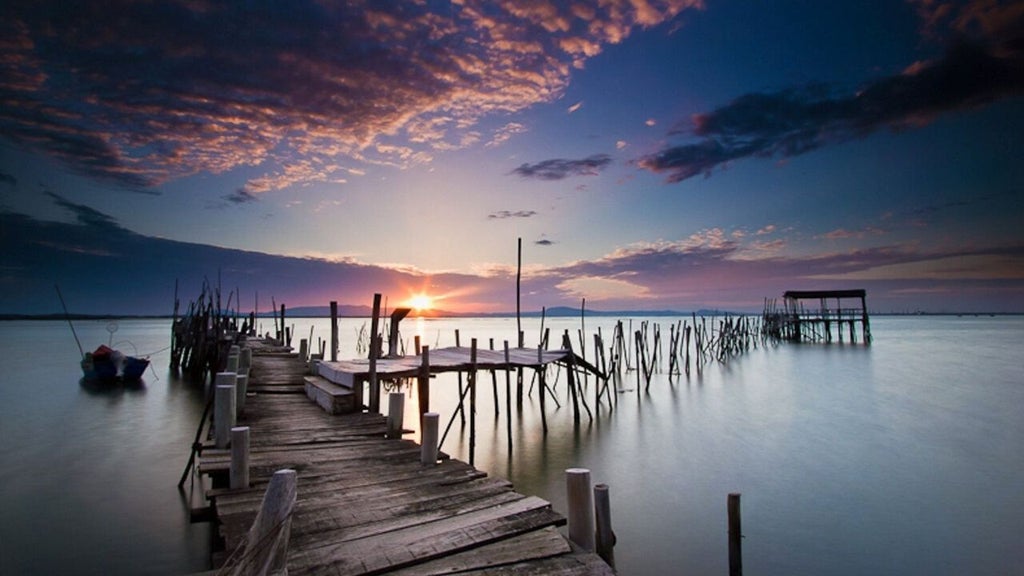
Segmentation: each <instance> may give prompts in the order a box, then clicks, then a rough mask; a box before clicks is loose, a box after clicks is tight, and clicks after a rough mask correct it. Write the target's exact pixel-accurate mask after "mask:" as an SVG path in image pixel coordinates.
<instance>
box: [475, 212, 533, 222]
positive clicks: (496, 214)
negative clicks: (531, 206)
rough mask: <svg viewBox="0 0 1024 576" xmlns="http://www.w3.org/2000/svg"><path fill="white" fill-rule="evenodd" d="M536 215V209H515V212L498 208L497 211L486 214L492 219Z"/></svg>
mask: <svg viewBox="0 0 1024 576" xmlns="http://www.w3.org/2000/svg"><path fill="white" fill-rule="evenodd" d="M536 215H537V211H536V210H516V211H515V212H512V211H509V210H499V211H498V212H494V213H492V214H488V215H487V217H488V218H491V219H493V220H505V219H506V218H531V217H533V216H536Z"/></svg>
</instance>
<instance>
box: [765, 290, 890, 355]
mask: <svg viewBox="0 0 1024 576" xmlns="http://www.w3.org/2000/svg"><path fill="white" fill-rule="evenodd" d="M782 298H783V302H784V307H783V309H781V310H779V309H778V308H777V307H776V305H775V302H774V301H766V302H765V309H764V315H763V325H764V327H765V330H766V331H768V332H770V333H772V334H773V335H774V336H776V337H778V338H780V339H782V340H788V341H791V342H826V343H830V342H835V341H838V342H843V341H844V338H843V334H844V329H845V330H846V331H847V334H848V338H849V341H850V342H851V343H856V342H857V330H856V326H857V324H860V332H861V340H862V341H863V342H864V343H865V344H870V343H871V323H870V320H869V318H868V307H867V292H866V291H865V290H806V291H800V290H789V291H787V292H786V293H784V294H783V295H782ZM805 301H810V302H813V303H816V304H817V306H814V305H807V304H805ZM850 301H853V302H854V304H849V302H850ZM857 304H859V306H858V305H857Z"/></svg>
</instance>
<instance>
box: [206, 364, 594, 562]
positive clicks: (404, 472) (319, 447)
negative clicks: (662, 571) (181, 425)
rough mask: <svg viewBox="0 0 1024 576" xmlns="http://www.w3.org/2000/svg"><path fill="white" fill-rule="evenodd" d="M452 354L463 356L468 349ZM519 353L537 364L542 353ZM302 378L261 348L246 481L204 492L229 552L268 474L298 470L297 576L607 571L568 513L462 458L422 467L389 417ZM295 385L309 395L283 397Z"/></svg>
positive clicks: (250, 403) (220, 461)
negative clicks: (577, 547)
mask: <svg viewBox="0 0 1024 576" xmlns="http://www.w3.org/2000/svg"><path fill="white" fill-rule="evenodd" d="M466 350H468V349H466ZM432 353H433V351H432ZM528 353H529V354H532V356H528ZM451 354H452V358H451V359H449V360H448V361H451V362H456V361H457V360H458V358H459V357H460V355H461V354H462V351H461V350H454V351H452V352H451ZM442 356H443V355H442ZM520 359H521V360H524V361H532V362H536V350H527V351H522V352H521V358H520ZM501 361H502V362H504V357H503V354H502V355H501ZM382 362H383V361H382ZM416 362H417V363H416V365H415V368H416V369H418V367H419V365H418V359H416ZM306 376H307V374H306V366H305V364H303V363H302V362H299V361H298V360H297V359H296V357H295V355H294V354H291V353H277V354H256V355H254V358H253V369H252V372H251V373H250V378H251V380H250V390H256V393H255V394H250V396H249V397H248V398H247V403H246V409H245V412H244V414H242V415H241V416H240V418H239V420H238V422H239V424H240V425H246V426H249V427H250V428H251V436H250V449H251V450H250V477H251V484H250V488H248V489H239V490H231V491H229V490H226V489H222V488H218V489H211V490H209V491H208V492H207V495H208V497H210V498H211V499H212V500H213V502H214V510H215V512H216V515H217V518H218V520H219V522H220V526H219V528H218V530H219V532H220V534H221V535H222V537H223V538H224V543H225V546H226V550H225V552H226V553H230V551H231V550H233V549H234V548H235V547H237V546H239V545H241V544H242V543H243V541H244V537H245V534H246V533H247V532H248V530H249V526H250V525H251V523H252V521H253V519H254V518H255V517H256V514H257V511H258V509H259V506H260V504H261V502H262V498H263V492H264V491H265V489H266V486H267V482H268V479H269V478H270V476H271V475H272V474H273V473H274V472H275V471H276V470H280V469H283V468H291V469H293V470H295V471H296V472H297V473H298V478H299V481H298V499H297V501H296V504H295V508H294V512H293V514H292V516H291V521H292V526H291V546H290V552H289V560H288V569H289V572H291V573H292V574H380V573H390V572H393V571H395V570H398V571H399V572H397V573H399V574H404V575H405V576H412V575H414V574H424V575H425V574H451V573H455V572H458V573H468V574H473V573H501V574H571V575H575V574H602V575H603V574H611V573H612V572H611V571H610V569H608V567H607V565H605V564H603V563H602V562H601V561H600V560H599V559H597V556H596V555H593V554H583V555H582V556H581V555H580V553H579V552H577V551H574V550H573V549H572V547H571V546H570V545H569V544H568V542H567V541H566V540H565V538H564V537H562V535H561V534H560V533H559V532H558V531H557V530H556V529H555V528H554V527H555V526H560V525H563V524H564V523H565V518H564V517H562V516H561V515H560V514H558V513H556V512H554V511H553V510H551V507H550V504H548V503H547V502H545V501H544V500H541V499H539V498H536V497H532V496H524V495H522V494H519V493H516V492H515V491H513V490H512V486H511V485H510V484H509V483H508V482H507V481H505V480H501V479H491V478H488V477H487V475H486V474H485V473H483V472H481V471H479V470H476V469H474V468H473V467H472V466H470V465H468V464H466V463H463V462H458V461H454V460H442V462H441V463H440V464H438V465H436V466H426V467H425V466H423V465H422V464H421V463H420V448H419V446H418V445H417V444H415V443H414V442H411V441H409V440H394V439H387V438H385V432H386V430H387V426H386V419H385V418H384V417H383V416H381V415H379V414H363V413H352V414H345V415H340V416H335V415H331V414H328V413H327V412H325V411H323V410H321V409H320V408H319V407H318V406H317V404H316V403H314V402H313V401H311V400H310V399H309V398H308V397H307V396H306V394H305V392H304V388H305V378H306ZM263 378H265V380H263ZM268 383H269V385H268ZM293 387H298V388H300V389H302V390H303V393H301V394H290V393H280V392H287V391H288V390H290V388H293ZM229 465H230V453H229V451H227V450H216V449H213V448H206V449H204V450H203V451H202V454H201V455H200V460H199V464H198V469H199V470H200V471H201V472H204V473H217V474H223V472H224V471H226V470H227V469H228V467H229ZM595 561H596V563H595Z"/></svg>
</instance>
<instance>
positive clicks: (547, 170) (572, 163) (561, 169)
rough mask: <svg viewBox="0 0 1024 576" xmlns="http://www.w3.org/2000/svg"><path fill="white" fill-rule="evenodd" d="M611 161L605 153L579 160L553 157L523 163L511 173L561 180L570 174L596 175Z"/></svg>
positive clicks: (526, 176) (527, 176)
mask: <svg viewBox="0 0 1024 576" xmlns="http://www.w3.org/2000/svg"><path fill="white" fill-rule="evenodd" d="M611 162H612V159H611V157H610V156H608V155H607V154H595V155H593V156H588V157H586V158H583V159H581V160H566V159H563V158H555V159H552V160H544V161H543V162H537V163H536V164H523V165H521V166H519V167H518V168H516V169H515V170H513V171H512V174H517V175H519V176H521V177H523V178H538V179H540V180H562V179H563V178H568V177H570V176H596V175H597V174H598V173H600V172H601V170H604V169H605V168H606V167H607V166H608V165H609V164H611Z"/></svg>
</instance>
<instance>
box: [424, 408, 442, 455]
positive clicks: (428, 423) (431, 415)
mask: <svg viewBox="0 0 1024 576" xmlns="http://www.w3.org/2000/svg"><path fill="white" fill-rule="evenodd" d="M440 425H441V415H440V414H438V413H437V412H427V413H425V414H424V415H423V425H422V428H421V429H420V445H421V449H420V463H421V464H423V465H424V466H434V465H435V464H437V435H438V432H439V431H440Z"/></svg>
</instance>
